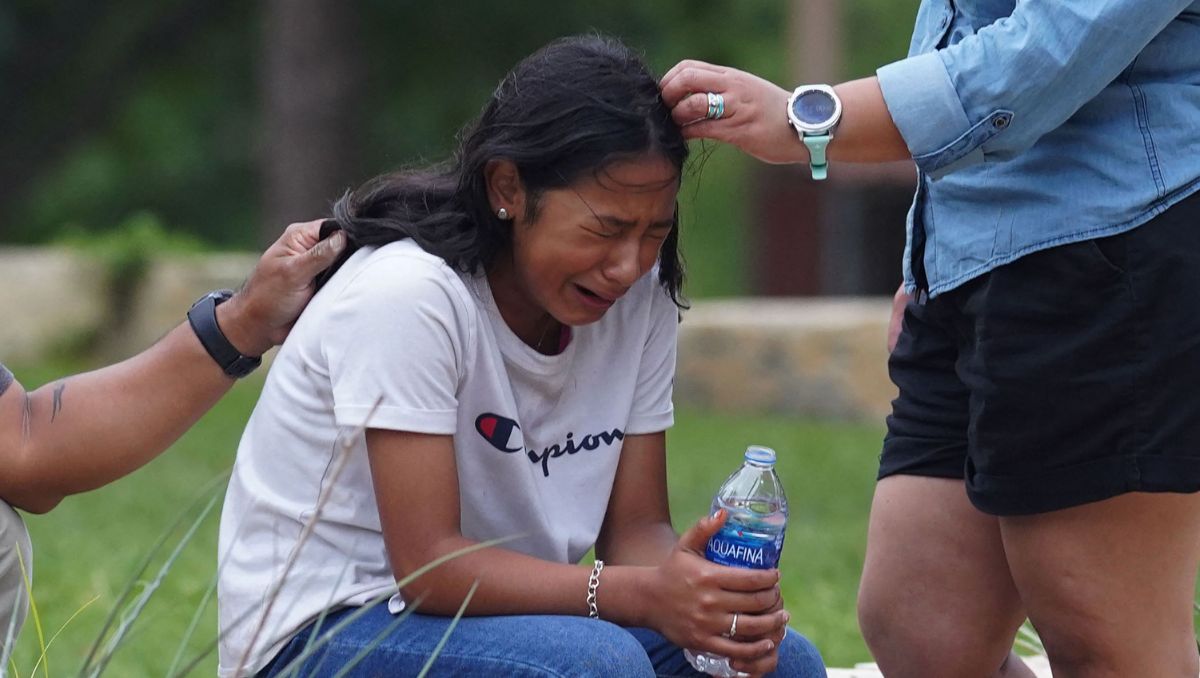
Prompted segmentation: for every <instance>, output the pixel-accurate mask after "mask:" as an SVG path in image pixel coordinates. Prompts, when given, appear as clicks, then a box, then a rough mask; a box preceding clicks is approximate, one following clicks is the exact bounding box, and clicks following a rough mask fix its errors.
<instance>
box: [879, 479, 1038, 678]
mask: <svg viewBox="0 0 1200 678" xmlns="http://www.w3.org/2000/svg"><path fill="white" fill-rule="evenodd" d="M858 618H859V625H860V626H861V627H862V631H863V637H864V638H865V639H866V641H867V646H868V647H869V648H870V649H871V653H872V654H873V655H874V656H875V660H876V661H877V662H878V663H879V667H880V669H881V670H882V671H883V674H884V675H885V676H888V678H907V677H909V676H912V677H919V678H938V677H941V676H945V677H947V678H962V677H963V676H981V677H982V676H1004V677H1010V676H1011V677H1019V678H1033V672H1032V671H1030V670H1029V668H1028V667H1027V666H1025V664H1024V663H1023V662H1021V660H1020V659H1018V658H1017V657H1016V655H1014V654H1012V644H1013V638H1014V637H1015V635H1016V631H1017V629H1018V628H1019V627H1020V625H1021V623H1022V622H1023V621H1024V620H1025V613H1024V610H1023V608H1022V605H1021V599H1020V597H1019V595H1018V593H1017V589H1016V587H1015V586H1014V584H1013V580H1012V576H1011V574H1010V573H1009V571H1008V564H1007V562H1006V560H1005V556H1004V548H1003V545H1002V542H1001V539H1000V527H999V524H998V522H997V520H996V518H994V517H992V516H988V515H986V514H983V513H981V512H980V511H978V510H977V509H975V507H973V506H971V504H970V502H969V501H968V500H967V495H966V491H965V489H964V488H963V482H962V481H961V480H949V479H942V478H924V477H919V476H891V477H888V478H885V479H883V480H881V481H880V482H879V485H878V486H877V487H876V489H875V500H874V503H873V504H872V506H871V523H870V528H869V531H868V534H867V559H866V564H865V566H864V567H863V577H862V584H861V587H860V590H859V597H858Z"/></svg>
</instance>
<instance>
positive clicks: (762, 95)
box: [659, 60, 808, 163]
mask: <svg viewBox="0 0 1200 678" xmlns="http://www.w3.org/2000/svg"><path fill="white" fill-rule="evenodd" d="M659 86H660V87H661V89H662V96H663V101H665V102H666V104H667V106H669V107H670V108H671V117H672V118H673V119H674V120H675V123H676V124H678V125H679V126H680V127H682V128H683V135H684V137H686V138H688V139H715V140H717V141H724V142H725V143H729V144H733V145H734V146H737V147H738V148H740V149H742V150H743V151H745V152H746V153H749V154H750V155H752V156H754V157H756V158H758V159H759V160H762V161H763V162H769V163H791V162H807V161H808V151H807V150H806V149H805V148H804V144H802V143H801V142H800V137H799V136H798V135H797V134H796V130H794V129H792V126H791V124H789V123H788V118H787V100H788V97H789V96H790V92H788V91H787V90H784V89H783V88H781V87H779V86H777V85H775V84H774V83H771V82H768V81H766V80H763V79H762V78H760V77H758V76H756V75H752V74H750V73H746V72H745V71H739V70H737V69H736V68H727V67H724V66H715V65H713V64H708V63H705V62H703V61H694V60H687V61H681V62H679V63H678V64H676V65H675V67H674V68H672V69H671V70H669V71H667V74H666V75H665V76H663V79H662V81H661V82H660V83H659ZM708 92H712V93H714V94H720V95H721V96H723V97H724V98H725V114H724V115H722V116H721V118H720V119H719V120H707V119H705V117H704V114H705V113H706V112H707V111H708V94H707V93H708Z"/></svg>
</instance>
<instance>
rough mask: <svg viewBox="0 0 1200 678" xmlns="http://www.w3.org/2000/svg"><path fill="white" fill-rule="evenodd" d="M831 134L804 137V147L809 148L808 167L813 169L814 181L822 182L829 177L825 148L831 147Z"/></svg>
mask: <svg viewBox="0 0 1200 678" xmlns="http://www.w3.org/2000/svg"><path fill="white" fill-rule="evenodd" d="M832 138H833V135H831V134H816V135H813V136H809V135H807V134H805V135H804V145H805V146H807V147H808V166H809V167H811V168H812V176H813V179H815V180H817V181H821V180H823V179H825V178H826V177H827V176H829V162H828V161H827V160H826V159H825V147H826V146H828V145H829V140H830V139H832Z"/></svg>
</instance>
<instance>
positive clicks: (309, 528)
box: [233, 396, 383, 676]
mask: <svg viewBox="0 0 1200 678" xmlns="http://www.w3.org/2000/svg"><path fill="white" fill-rule="evenodd" d="M382 403H383V397H382V396H380V397H379V398H378V399H376V400H375V404H373V405H371V409H370V411H368V412H367V416H366V417H365V418H364V420H363V421H364V423H363V425H362V426H359V427H357V428H355V429H354V431H353V434H352V435H344V434H343V433H342V432H339V433H338V436H337V439H336V440H335V442H334V444H335V445H337V446H338V450H337V452H336V455H337V456H336V457H335V459H334V462H333V468H332V469H331V471H330V473H329V474H328V476H327V477H326V478H323V479H322V482H321V486H320V487H321V489H320V492H319V493H318V494H317V502H316V506H314V507H313V511H312V514H311V515H310V516H309V517H308V520H306V521H304V526H303V527H302V528H301V529H300V536H298V537H297V538H296V543H295V545H293V546H292V550H291V552H290V553H288V558H287V561H286V562H285V563H284V565H283V570H282V571H281V572H280V573H279V578H278V579H276V580H275V583H274V584H272V586H271V591H270V592H269V593H268V594H267V599H266V600H267V603H266V605H264V606H263V610H262V614H261V615H259V618H258V623H257V624H255V625H254V630H253V631H252V632H251V633H250V640H249V641H248V642H247V643H246V649H245V651H244V652H242V656H241V658H240V659H238V663H237V667H236V668H234V670H233V675H235V676H240V675H242V669H244V668H245V667H246V662H247V661H249V660H250V653H251V652H252V651H253V650H254V646H255V645H257V644H258V637H259V636H260V635H261V634H262V630H263V627H264V626H266V624H267V620H268V619H270V617H271V610H272V608H274V607H275V601H276V600H277V599H278V598H279V592H280V591H282V590H283V585H284V584H285V583H286V582H287V578H288V575H290V574H291V572H292V568H293V567H295V566H296V561H297V560H299V558H300V550H301V549H302V548H304V545H305V544H306V543H308V540H309V539H310V538H311V537H312V533H313V530H315V529H316V527H317V523H318V522H320V520H321V514H322V513H324V511H325V506H326V504H328V503H329V497H330V496H331V495H332V493H333V488H334V486H335V485H336V484H337V480H338V478H339V477H340V476H341V475H342V471H343V470H345V468H346V464H348V463H349V461H350V453H351V452H352V451H353V450H354V441H355V440H357V438H358V436H360V435H363V434H364V433H365V432H366V430H367V425H368V424H369V423H370V421H371V419H373V418H374V417H375V412H377V411H378V410H379V406H380V404H382ZM326 481H328V482H326Z"/></svg>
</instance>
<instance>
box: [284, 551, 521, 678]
mask: <svg viewBox="0 0 1200 678" xmlns="http://www.w3.org/2000/svg"><path fill="white" fill-rule="evenodd" d="M520 536H521V535H515V536H512V537H500V538H498V539H489V540H488V541H482V542H479V543H478V544H471V545H470V546H467V547H464V548H461V549H458V550H457V551H452V552H451V553H447V554H445V555H443V556H439V557H437V558H434V559H433V560H431V561H429V562H428V563H426V564H424V565H422V566H421V567H419V568H417V569H416V570H413V571H412V573H410V574H408V575H406V576H404V577H402V578H401V579H400V580H399V581H397V582H396V588H395V589H393V590H391V591H388V592H387V593H384V594H381V595H379V596H376V597H375V598H373V599H371V600H370V601H367V602H366V603H364V604H363V605H362V606H361V607H359V609H357V610H355V611H354V612H352V613H350V614H348V615H346V616H345V617H343V618H342V619H340V620H338V623H336V624H334V625H333V626H332V627H331V628H330V629H329V631H327V632H326V633H325V634H324V635H322V636H321V637H320V638H319V639H317V640H316V641H315V642H310V643H309V644H308V646H306V647H305V649H304V651H303V652H301V653H300V654H299V655H297V656H296V657H295V658H294V659H292V661H290V662H288V664H287V665H286V666H284V667H283V668H282V669H281V670H280V672H279V674H278V675H279V676H280V678H289V677H290V676H294V675H296V672H297V671H299V670H300V667H302V666H303V665H304V662H305V661H307V660H308V658H309V657H311V656H313V655H314V654H316V653H317V651H318V650H320V649H321V648H322V647H324V646H325V645H326V644H327V643H328V642H329V641H331V640H333V638H334V636H336V635H337V634H338V632H339V631H341V630H342V629H343V628H345V627H346V626H348V625H349V624H351V623H352V622H354V621H355V620H357V619H358V618H359V617H361V616H362V615H364V614H366V613H367V612H368V611H369V610H370V608H371V607H373V606H375V605H378V604H380V603H382V602H383V601H385V600H387V599H388V598H390V597H391V596H392V594H393V593H394V592H395V591H399V590H400V589H402V588H404V587H405V586H408V585H409V584H411V583H412V582H413V581H415V580H416V579H417V578H418V577H420V576H421V575H423V574H425V573H426V572H429V571H430V570H432V569H433V568H435V567H437V566H439V565H442V564H443V563H446V562H448V561H450V560H452V559H454V558H458V557H461V556H464V555H466V554H468V553H474V552H475V551H479V550H482V549H486V548H491V547H493V546H499V545H500V544H503V543H505V542H508V541H512V540H513V539H518V538H520ZM419 604H420V601H419V600H417V601H413V602H411V603H410V604H408V605H407V606H406V607H405V609H404V612H403V613H402V614H401V615H400V616H401V617H407V616H408V615H409V614H411V613H412V612H413V611H414V610H415V608H416V607H417V606H418V605H419Z"/></svg>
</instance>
